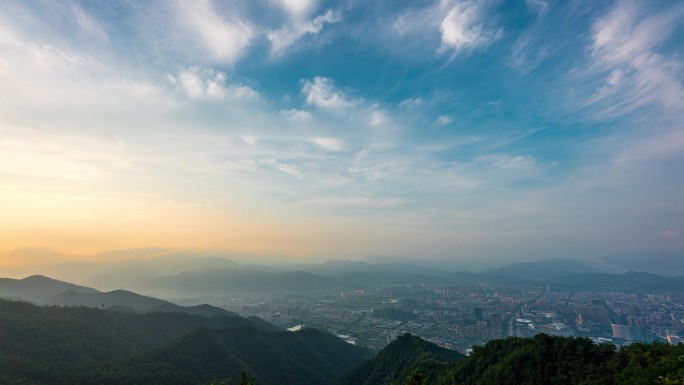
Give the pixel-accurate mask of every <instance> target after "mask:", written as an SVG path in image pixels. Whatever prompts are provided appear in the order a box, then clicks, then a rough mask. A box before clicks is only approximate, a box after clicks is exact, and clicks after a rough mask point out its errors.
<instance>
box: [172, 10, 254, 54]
mask: <svg viewBox="0 0 684 385" xmlns="http://www.w3.org/2000/svg"><path fill="white" fill-rule="evenodd" d="M176 6H177V10H176V11H177V17H178V18H179V20H180V21H181V23H182V25H184V26H185V27H186V28H187V32H188V33H189V34H190V35H191V36H192V39H193V40H194V42H195V43H196V44H198V45H200V46H202V47H203V48H204V49H205V50H206V52H207V53H208V54H209V55H210V57H211V58H213V59H214V60H216V61H219V62H222V63H227V64H233V63H235V61H237V60H238V59H239V58H240V57H241V56H242V55H243V54H244V52H245V49H246V48H247V46H248V45H249V44H250V42H251V41H252V39H253V38H254V37H255V30H254V27H253V26H252V25H251V24H250V23H249V22H247V21H246V20H244V19H243V18H241V15H239V14H236V12H234V11H233V12H231V14H228V15H223V14H221V13H219V12H218V10H217V9H216V8H215V7H214V3H213V1H212V0H197V1H189V0H179V1H178V2H177V3H176Z"/></svg>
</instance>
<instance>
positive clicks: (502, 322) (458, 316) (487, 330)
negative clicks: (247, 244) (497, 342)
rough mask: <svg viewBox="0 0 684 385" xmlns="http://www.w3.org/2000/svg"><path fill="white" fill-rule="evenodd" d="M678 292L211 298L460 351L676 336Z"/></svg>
mask: <svg viewBox="0 0 684 385" xmlns="http://www.w3.org/2000/svg"><path fill="white" fill-rule="evenodd" d="M682 304H684V293H639V294H637V293H632V292H629V291H620V290H615V291H606V292H593V291H586V292H582V291H573V292H569V291H554V290H552V289H550V288H548V287H543V286H539V287H537V286H534V287H518V286H509V287H488V286H485V285H461V286H444V285H428V284H412V285H383V286H379V287H377V288H374V289H372V290H371V289H366V290H354V291H343V292H340V293H334V294H333V293H329V294H327V295H320V294H319V295H317V296H305V295H299V296H287V297H285V298H274V299H272V300H270V301H267V302H258V303H256V302H255V303H250V302H249V301H241V300H238V299H235V298H233V299H230V300H226V299H223V300H222V302H221V303H218V304H217V305H219V306H221V307H223V308H225V309H227V310H231V311H235V312H237V313H241V314H244V315H255V316H258V317H260V318H262V319H264V320H266V321H268V322H271V323H273V324H275V325H277V326H281V327H283V328H290V327H292V326H297V325H305V326H306V327H318V328H323V329H327V330H329V331H330V332H332V333H334V334H336V335H339V336H344V339H345V340H346V341H348V342H350V343H354V344H358V345H362V346H368V347H371V348H376V349H380V348H382V347H383V346H385V345H386V344H387V343H389V342H390V341H391V340H392V339H394V338H396V337H397V336H398V335H401V334H403V333H404V332H410V333H412V334H415V335H419V336H421V337H423V338H425V339H427V340H430V341H432V342H435V343H436V344H438V345H441V346H444V347H447V348H450V349H455V350H459V351H462V352H465V351H466V350H467V349H468V348H470V347H471V346H473V345H477V344H484V343H486V342H487V341H489V340H491V339H498V338H505V337H508V336H517V337H529V336H533V335H535V334H537V333H546V334H551V335H558V336H580V337H589V338H593V339H594V340H596V341H601V342H604V341H609V342H613V343H616V344H627V343H631V342H633V341H651V340H658V341H662V342H669V343H678V342H679V341H681V339H679V337H678V336H680V335H684V307H683V305H682Z"/></svg>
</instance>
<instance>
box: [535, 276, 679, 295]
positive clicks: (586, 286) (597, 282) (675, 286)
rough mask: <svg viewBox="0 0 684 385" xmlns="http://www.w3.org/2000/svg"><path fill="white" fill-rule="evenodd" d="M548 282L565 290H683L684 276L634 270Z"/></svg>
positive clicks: (559, 278) (562, 277)
mask: <svg viewBox="0 0 684 385" xmlns="http://www.w3.org/2000/svg"><path fill="white" fill-rule="evenodd" d="M548 283H549V285H550V286H551V287H552V288H553V289H567V290H579V289H581V290H597V289H606V288H619V289H630V290H633V291H677V292H681V291H684V277H673V278H667V277H663V276H660V275H655V274H651V273H643V272H634V271H630V272H627V273H624V274H607V273H586V274H571V275H565V276H561V277H555V278H551V279H549V280H548Z"/></svg>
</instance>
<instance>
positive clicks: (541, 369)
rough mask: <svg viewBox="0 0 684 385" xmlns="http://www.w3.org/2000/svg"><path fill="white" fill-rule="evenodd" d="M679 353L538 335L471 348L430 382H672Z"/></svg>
mask: <svg viewBox="0 0 684 385" xmlns="http://www.w3.org/2000/svg"><path fill="white" fill-rule="evenodd" d="M682 355H684V345H679V346H671V345H664V344H660V343H653V344H648V345H646V344H640V343H635V344H632V345H630V346H624V347H621V348H619V349H618V348H616V347H615V346H614V345H612V344H598V345H597V344H595V343H593V342H592V341H591V340H589V339H587V338H568V337H552V336H548V335H546V334H537V335H536V336H535V337H533V338H508V339H505V340H493V341H490V342H488V343H487V344H486V345H484V346H475V347H474V348H473V352H472V353H471V354H470V355H468V357H466V358H465V359H463V360H462V361H460V362H459V363H457V364H455V365H453V366H451V367H450V368H448V369H447V370H445V371H442V372H441V373H440V375H439V378H438V379H437V380H436V381H434V382H433V383H432V384H434V385H446V384H461V385H476V384H477V385H479V384H500V385H536V384H540V385H541V384H634V385H636V384H654V383H656V384H672V383H675V384H676V383H679V381H680V380H681V379H682V378H684V370H683V368H684V366H683V365H682V361H681V358H682ZM668 378H669V379H670V380H673V381H672V382H668V381H667V380H666V379H668ZM674 380H677V382H674Z"/></svg>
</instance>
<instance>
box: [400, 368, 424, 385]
mask: <svg viewBox="0 0 684 385" xmlns="http://www.w3.org/2000/svg"><path fill="white" fill-rule="evenodd" d="M404 385H425V381H424V380H423V375H422V374H420V371H419V370H418V368H416V369H413V374H411V375H410V376H407V377H406V382H405V383H404Z"/></svg>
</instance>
